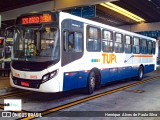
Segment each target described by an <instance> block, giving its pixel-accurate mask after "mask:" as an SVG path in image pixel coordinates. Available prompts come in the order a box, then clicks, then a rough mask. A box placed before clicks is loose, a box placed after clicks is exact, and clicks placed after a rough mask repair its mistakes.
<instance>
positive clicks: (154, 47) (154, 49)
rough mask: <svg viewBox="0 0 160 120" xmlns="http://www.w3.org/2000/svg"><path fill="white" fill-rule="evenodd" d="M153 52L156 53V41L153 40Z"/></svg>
mask: <svg viewBox="0 0 160 120" xmlns="http://www.w3.org/2000/svg"><path fill="white" fill-rule="evenodd" d="M152 53H153V54H155V53H156V42H154V41H153V44H152Z"/></svg>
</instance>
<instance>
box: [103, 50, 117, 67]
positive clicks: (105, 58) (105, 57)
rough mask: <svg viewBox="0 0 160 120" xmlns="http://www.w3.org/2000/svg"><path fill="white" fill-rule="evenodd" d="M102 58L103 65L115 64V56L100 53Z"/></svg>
mask: <svg viewBox="0 0 160 120" xmlns="http://www.w3.org/2000/svg"><path fill="white" fill-rule="evenodd" d="M102 57H103V64H112V63H117V61H116V55H115V54H106V53H102Z"/></svg>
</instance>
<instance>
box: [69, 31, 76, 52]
mask: <svg viewBox="0 0 160 120" xmlns="http://www.w3.org/2000/svg"><path fill="white" fill-rule="evenodd" d="M74 47H75V46H74V32H69V34H68V51H74Z"/></svg>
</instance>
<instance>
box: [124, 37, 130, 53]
mask: <svg viewBox="0 0 160 120" xmlns="http://www.w3.org/2000/svg"><path fill="white" fill-rule="evenodd" d="M131 52H132V37H131V36H129V35H126V36H125V53H131Z"/></svg>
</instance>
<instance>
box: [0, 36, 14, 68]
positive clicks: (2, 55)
mask: <svg viewBox="0 0 160 120" xmlns="http://www.w3.org/2000/svg"><path fill="white" fill-rule="evenodd" d="M12 44H13V38H9V37H8V38H7V39H5V37H0V69H3V70H5V69H10V62H11V51H12Z"/></svg>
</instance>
